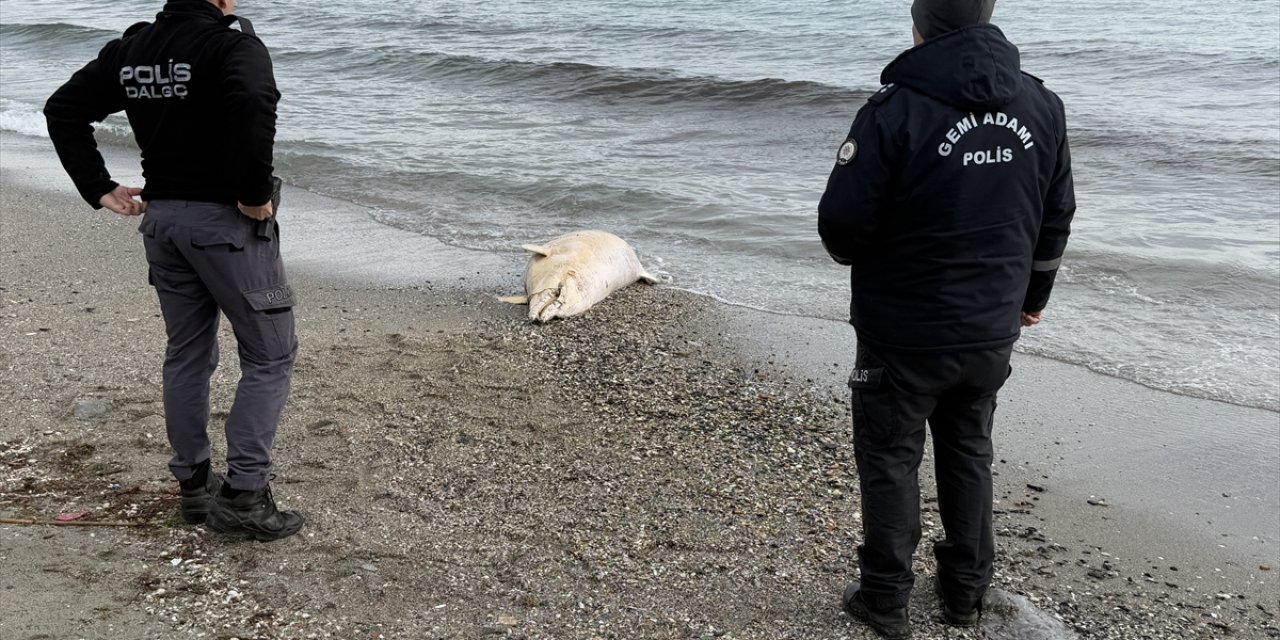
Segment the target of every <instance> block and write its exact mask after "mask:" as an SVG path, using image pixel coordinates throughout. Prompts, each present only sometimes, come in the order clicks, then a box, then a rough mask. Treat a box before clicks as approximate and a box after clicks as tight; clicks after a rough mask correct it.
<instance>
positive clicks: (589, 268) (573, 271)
mask: <svg viewBox="0 0 1280 640" xmlns="http://www.w3.org/2000/svg"><path fill="white" fill-rule="evenodd" d="M523 248H524V249H528V250H529V251H531V252H533V256H532V257H531V258H530V259H529V266H528V267H527V268H526V269H525V272H524V290H525V295H523V296H507V297H504V298H499V300H502V301H503V302H510V303H513V304H527V305H529V319H530V320H534V321H537V322H546V321H548V320H551V319H552V318H557V317H559V318H567V317H569V316H573V315H577V314H579V313H582V312H583V311H586V310H587V309H590V308H591V306H592V305H594V304H595V303H597V302H600V301H601V300H604V299H605V297H606V296H608V295H609V294H611V293H613V292H614V291H617V290H618V289H621V288H623V287H625V286H627V285H629V284H631V283H633V282H635V281H636V280H643V281H645V282H647V283H649V284H654V283H656V282H658V279H657V278H655V277H653V276H652V275H650V274H649V273H648V272H647V271H645V270H644V267H642V266H640V259H639V258H637V257H636V252H635V250H634V249H632V248H631V245H629V244H627V243H626V242H625V241H624V240H623V239H622V238H619V237H618V236H615V235H613V234H612V233H608V232H606V231H574V232H572V233H566V234H564V235H562V236H560V237H558V238H556V239H554V240H552V241H550V242H548V243H546V244H543V245H532V244H526V245H523Z"/></svg>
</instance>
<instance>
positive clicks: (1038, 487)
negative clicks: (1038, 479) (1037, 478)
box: [1027, 482, 1045, 493]
mask: <svg viewBox="0 0 1280 640" xmlns="http://www.w3.org/2000/svg"><path fill="white" fill-rule="evenodd" d="M1027 488H1028V489H1030V490H1032V491H1035V492H1038V493H1044V491H1045V486H1044V485H1042V484H1036V483H1034V482H1028V483H1027Z"/></svg>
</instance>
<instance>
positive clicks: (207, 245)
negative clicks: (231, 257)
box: [191, 226, 249, 252]
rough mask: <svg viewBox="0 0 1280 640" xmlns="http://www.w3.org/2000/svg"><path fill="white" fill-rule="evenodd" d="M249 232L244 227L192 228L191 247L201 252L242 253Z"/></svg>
mask: <svg viewBox="0 0 1280 640" xmlns="http://www.w3.org/2000/svg"><path fill="white" fill-rule="evenodd" d="M248 239H249V230H248V228H247V227H244V226H230V227H227V226H218V227H192V228H191V246H192V247H195V248H196V249H200V250H202V251H227V252H232V251H244V245H245V242H246V241H247V240H248Z"/></svg>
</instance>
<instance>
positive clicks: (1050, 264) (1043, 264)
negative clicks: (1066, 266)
mask: <svg viewBox="0 0 1280 640" xmlns="http://www.w3.org/2000/svg"><path fill="white" fill-rule="evenodd" d="M1061 264H1062V256H1058V257H1056V258H1054V259H1052V260H1035V261H1033V262H1032V263H1031V270H1032V271H1053V270H1054V269H1057V268H1058V265H1061Z"/></svg>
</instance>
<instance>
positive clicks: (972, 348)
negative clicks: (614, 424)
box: [818, 0, 1075, 638]
mask: <svg viewBox="0 0 1280 640" xmlns="http://www.w3.org/2000/svg"><path fill="white" fill-rule="evenodd" d="M993 5H994V0H916V1H915V3H914V4H913V6H912V11H911V13H912V18H913V21H914V23H915V24H914V27H915V37H916V46H915V47H914V48H912V49H910V50H908V51H906V52H904V53H903V54H902V55H900V56H898V58H897V59H896V60H894V61H893V62H892V63H891V64H889V66H887V67H886V68H885V69H884V72H883V73H882V74H881V82H883V83H884V84H885V86H884V87H883V88H882V89H880V91H879V92H878V93H876V94H874V95H872V96H871V98H870V99H869V100H868V101H867V104H866V105H864V106H863V107H862V109H861V110H860V111H859V112H858V115H857V117H856V119H855V120H854V123H853V128H852V130H851V131H850V132H849V136H848V138H847V139H846V140H845V141H844V142H843V144H841V145H840V147H839V150H838V152H837V159H836V166H835V168H834V169H833V170H832V172H831V177H830V179H829V181H828V183H827V189H826V192H825V193H824V194H823V196H822V200H821V203H820V204H819V216H818V231H819V234H820V235H821V237H822V242H823V245H824V246H825V247H826V249H827V251H828V252H829V253H830V254H831V256H832V258H833V259H835V261H836V262H839V263H840V264H843V265H848V266H849V268H850V276H851V282H852V291H853V295H852V302H851V304H850V316H851V322H852V324H853V325H854V327H855V329H856V332H857V336H858V348H857V362H856V365H855V370H854V371H853V373H852V375H851V377H850V380H849V386H850V387H851V389H852V408H853V425H854V446H855V460H856V463H857V469H858V476H859V482H860V485H861V490H862V521H863V543H862V545H861V546H859V548H858V564H859V569H860V573H861V577H860V582H854V583H853V584H851V585H849V588H848V589H847V590H846V592H845V595H844V605H845V609H846V611H847V612H848V613H849V614H850V615H853V616H854V617H856V618H859V619H861V620H863V621H865V622H867V623H869V624H870V625H871V626H872V627H873V628H875V629H876V630H877V631H878V632H880V633H881V634H882V635H884V636H886V637H890V638H903V637H908V636H909V635H910V624H909V619H908V615H907V608H906V607H907V602H908V595H909V594H910V592H911V589H912V587H913V585H914V575H913V573H912V570H911V556H912V553H913V552H914V551H915V549H916V545H917V544H918V543H919V541H920V535H921V531H920V491H919V481H918V478H917V469H918V467H919V464H920V461H921V457H922V455H923V448H924V442H925V425H926V423H927V424H928V426H929V429H930V432H931V433H932V434H933V444H934V457H935V465H936V476H937V483H938V487H937V488H938V509H939V511H940V513H941V516H942V523H943V529H944V531H945V538H944V539H943V540H941V541H939V542H938V543H936V544H935V545H934V554H935V556H936V557H937V560H938V580H937V586H938V591H939V593H940V595H941V596H942V602H943V615H944V619H945V620H946V622H948V623H950V624H954V625H962V626H969V625H974V624H976V623H977V621H978V615H979V613H980V610H981V603H982V597H983V594H984V593H985V592H986V590H987V588H988V586H989V585H990V582H991V576H992V561H993V557H994V543H993V532H992V523H991V518H992V513H991V508H992V484H991V482H992V481H991V462H992V444H991V431H992V416H993V414H994V412H995V408H996V393H997V391H999V389H1000V387H1001V386H1002V385H1003V384H1004V382H1005V380H1006V378H1007V377H1008V375H1009V373H1010V371H1011V369H1010V367H1009V358H1010V354H1011V351H1012V349H1013V343H1014V341H1016V340H1017V339H1018V335H1019V332H1020V328H1021V327H1023V326H1030V325H1033V324H1036V323H1037V322H1039V321H1040V316H1041V311H1042V310H1043V309H1044V307H1045V305H1046V303H1048V301H1049V292H1050V289H1051V288H1052V286H1053V280H1054V276H1055V274H1056V272H1057V268H1058V264H1059V262H1060V260H1061V258H1062V253H1063V249H1064V247H1065V246H1066V242H1067V235H1068V233H1069V230H1070V223H1071V218H1072V216H1073V214H1074V212H1075V196H1074V190H1073V186H1072V180H1071V159H1070V154H1069V151H1068V148H1067V136H1066V125H1065V115H1064V112H1063V105H1062V101H1061V100H1060V99H1059V98H1058V97H1057V96H1056V95H1055V94H1054V93H1053V92H1051V91H1049V90H1048V89H1046V88H1045V87H1044V86H1042V84H1041V82H1040V80H1038V79H1036V78H1035V77H1033V76H1031V75H1029V74H1026V73H1023V72H1022V71H1021V69H1020V63H1019V57H1018V49H1017V48H1016V47H1014V45H1012V44H1010V43H1009V41H1008V40H1006V39H1005V37H1004V34H1002V33H1001V31H1000V30H999V29H998V28H996V27H995V26H994V25H991V24H989V23H988V20H989V19H990V16H991V12H992V8H993Z"/></svg>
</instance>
